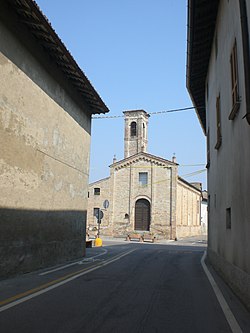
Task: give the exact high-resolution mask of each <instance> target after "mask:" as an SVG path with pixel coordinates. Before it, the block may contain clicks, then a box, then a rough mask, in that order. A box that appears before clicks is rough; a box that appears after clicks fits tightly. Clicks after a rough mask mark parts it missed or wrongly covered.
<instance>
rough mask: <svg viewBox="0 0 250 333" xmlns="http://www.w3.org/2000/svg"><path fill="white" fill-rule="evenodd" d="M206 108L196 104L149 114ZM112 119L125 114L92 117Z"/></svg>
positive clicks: (122, 116) (94, 117)
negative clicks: (195, 105)
mask: <svg viewBox="0 0 250 333" xmlns="http://www.w3.org/2000/svg"><path fill="white" fill-rule="evenodd" d="M202 108H204V107H203V106H201V107H198V108H197V107H194V106H189V107H185V108H179V109H170V110H163V111H155V112H148V114H149V115H156V114H163V113H171V112H181V111H189V110H193V109H202ZM105 118H106V119H108V118H109V119H112V118H124V115H117V116H93V117H92V119H105Z"/></svg>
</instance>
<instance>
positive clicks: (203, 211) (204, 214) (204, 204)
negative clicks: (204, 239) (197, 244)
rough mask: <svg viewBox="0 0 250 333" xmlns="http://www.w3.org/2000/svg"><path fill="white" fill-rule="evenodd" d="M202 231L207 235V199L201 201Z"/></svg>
mask: <svg viewBox="0 0 250 333" xmlns="http://www.w3.org/2000/svg"><path fill="white" fill-rule="evenodd" d="M201 233H202V234H203V235H207V201H203V200H202V202H201Z"/></svg>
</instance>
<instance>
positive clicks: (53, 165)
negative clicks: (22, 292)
mask: <svg viewBox="0 0 250 333" xmlns="http://www.w3.org/2000/svg"><path fill="white" fill-rule="evenodd" d="M0 47H1V48H0V51H1V53H0V78H1V79H0V80H1V83H0V147H1V148H0V149H1V154H0V191H1V194H2V195H1V196H0V230H1V232H0V263H1V264H0V272H1V275H9V274H14V273H16V272H22V271H29V270H32V269H35V268H38V267H42V266H46V265H48V264H55V263H58V262H61V261H63V260H66V259H72V258H75V257H79V256H81V255H83V253H84V239H85V223H86V211H87V187H88V173H89V146H90V126H91V119H90V116H89V115H87V113H85V110H84V107H85V106H84V105H83V106H82V107H79V106H78V104H76V103H75V102H74V99H72V98H71V96H70V94H69V93H67V91H66V90H65V89H64V88H63V87H62V85H61V84H60V83H58V81H57V80H56V75H55V74H56V72H55V73H53V75H50V74H49V72H48V71H47V69H46V66H44V63H43V65H41V63H40V62H39V61H38V60H37V58H35V57H34V56H33V55H32V54H31V53H30V52H29V51H28V50H27V49H26V48H25V47H24V46H23V43H22V42H20V41H19V39H18V38H16V37H15V35H13V34H12V33H11V32H10V31H9V30H7V29H6V28H5V26H4V25H3V24H2V23H0ZM34 47H35V46H34ZM31 48H32V44H31ZM50 67H51V64H48V68H50Z"/></svg>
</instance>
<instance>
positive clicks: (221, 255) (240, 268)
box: [206, 0, 250, 307]
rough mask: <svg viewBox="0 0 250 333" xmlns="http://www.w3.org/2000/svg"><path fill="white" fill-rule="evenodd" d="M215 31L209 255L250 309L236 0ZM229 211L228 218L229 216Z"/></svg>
mask: <svg viewBox="0 0 250 333" xmlns="http://www.w3.org/2000/svg"><path fill="white" fill-rule="evenodd" d="M246 4H247V10H248V14H249V13H250V11H249V8H250V7H249V2H248V1H246ZM248 27H250V16H249V15H248ZM216 31H217V39H214V43H213V47H212V51H211V55H210V63H209V70H208V74H207V87H208V91H209V94H207V106H206V110H207V115H206V117H207V132H208V130H209V133H210V135H209V138H208V140H209V143H210V166H209V168H208V193H209V215H208V217H209V220H208V241H209V244H208V255H209V258H210V260H211V262H212V263H213V264H214V266H215V267H216V268H217V269H218V270H219V271H220V272H221V273H222V274H223V276H224V278H225V279H226V280H227V282H228V283H229V284H230V285H231V286H232V287H233V288H234V290H235V292H237V293H238V294H239V295H240V296H241V297H242V299H243V300H244V301H245V303H246V304H247V305H248V306H249V307H250V290H249V277H250V260H249V258H250V242H249V235H250V223H249V216H250V205H249V194H250V187H249V184H250V173H249V151H250V150H249V148H250V146H249V142H250V131H249V125H248V123H247V121H246V119H245V118H244V119H243V117H244V116H245V114H246V104H245V85H244V82H245V81H244V61H243V50H242V36H241V33H242V30H241V22H240V10H239V1H226V0H223V1H220V6H219V12H218V16H217V25H216ZM235 40H236V43H237V58H238V63H237V69H238V85H239V86H238V87H239V96H240V107H239V110H238V113H237V114H236V116H235V118H234V119H233V120H229V114H230V112H231V110H232V107H233V106H232V96H231V89H232V87H231V68H230V54H231V52H232V48H233V45H234V42H235ZM215 41H217V43H215ZM219 95H220V111H221V135H222V140H221V146H220V147H219V148H218V149H215V144H216V140H217V126H216V112H215V110H216V98H217V97H218V96H219ZM229 211H230V217H229V214H227V213H228V212H229ZM228 219H230V224H231V225H229V223H228V222H229V221H228Z"/></svg>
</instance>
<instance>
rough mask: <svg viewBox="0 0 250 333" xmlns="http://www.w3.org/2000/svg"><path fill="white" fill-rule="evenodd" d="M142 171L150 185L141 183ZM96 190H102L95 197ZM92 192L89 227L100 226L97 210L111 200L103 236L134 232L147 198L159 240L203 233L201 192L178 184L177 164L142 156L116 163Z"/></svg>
mask: <svg viewBox="0 0 250 333" xmlns="http://www.w3.org/2000/svg"><path fill="white" fill-rule="evenodd" d="M140 172H147V173H148V184H147V185H146V186H141V185H140V184H139V173H140ZM94 187H99V188H100V193H101V194H100V195H93V193H94ZM178 187H181V188H182V189H183V191H180V189H179V190H178ZM184 192H185V193H184ZM89 193H90V194H89V199H88V225H91V224H92V225H96V226H97V223H96V219H95V218H94V217H93V209H94V207H102V203H103V201H104V200H105V199H108V200H109V201H110V206H109V208H108V209H107V211H104V219H103V221H102V223H101V235H113V236H116V237H125V236H126V235H127V234H128V233H130V232H132V231H134V230H135V205H136V201H137V200H138V199H146V200H148V202H149V203H150V207H151V218H150V232H151V233H153V234H154V235H155V236H156V237H157V239H174V238H176V237H177V235H178V237H185V236H191V235H197V234H200V215H199V214H200V212H199V214H197V201H199V203H200V198H201V193H200V192H199V191H198V190H195V189H194V188H193V187H190V186H188V185H187V184H182V183H180V184H179V183H178V185H177V165H174V164H173V165H171V164H167V163H165V164H164V163H159V161H157V160H154V159H152V158H151V159H150V158H147V157H145V156H140V155H139V156H137V157H135V158H131V160H129V161H127V162H125V161H124V163H122V161H121V163H115V164H113V165H112V166H111V168H110V177H109V178H107V179H104V180H100V181H98V182H95V183H93V184H90V187H89ZM177 193H178V194H177ZM178 201H179V202H178ZM180 212H182V214H183V216H184V217H185V219H184V218H183V221H182V222H181V223H180V222H179V221H178V219H179V215H180Z"/></svg>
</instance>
